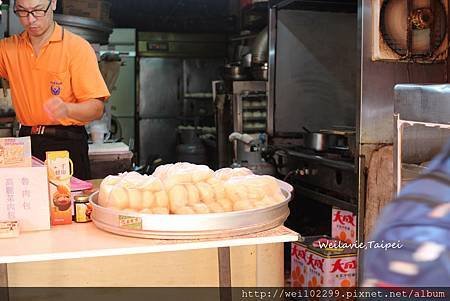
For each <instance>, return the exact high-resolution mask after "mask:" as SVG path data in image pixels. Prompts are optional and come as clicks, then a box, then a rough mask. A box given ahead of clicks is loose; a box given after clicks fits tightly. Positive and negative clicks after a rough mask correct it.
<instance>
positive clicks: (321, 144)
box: [304, 132, 328, 152]
mask: <svg viewBox="0 0 450 301" xmlns="http://www.w3.org/2000/svg"><path fill="white" fill-rule="evenodd" d="M304 147H305V148H307V149H312V150H315V151H318V152H323V151H326V150H327V149H328V139H327V134H324V133H314V132H307V133H305V134H304Z"/></svg>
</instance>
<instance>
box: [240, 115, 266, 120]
mask: <svg viewBox="0 0 450 301" xmlns="http://www.w3.org/2000/svg"><path fill="white" fill-rule="evenodd" d="M242 120H244V121H261V120H262V121H266V120H267V116H264V117H263V116H261V117H244V118H242Z"/></svg>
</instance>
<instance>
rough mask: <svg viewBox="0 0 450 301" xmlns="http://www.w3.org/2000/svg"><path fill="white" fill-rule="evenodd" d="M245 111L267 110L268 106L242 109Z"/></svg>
mask: <svg viewBox="0 0 450 301" xmlns="http://www.w3.org/2000/svg"><path fill="white" fill-rule="evenodd" d="M242 109H244V110H267V106H257V107H242Z"/></svg>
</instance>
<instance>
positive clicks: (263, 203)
mask: <svg viewBox="0 0 450 301" xmlns="http://www.w3.org/2000/svg"><path fill="white" fill-rule="evenodd" d="M284 200H285V197H284V196H283V194H282V192H281V190H280V187H279V185H278V182H277V180H276V179H275V178H273V177H271V176H257V175H253V173H252V172H251V171H250V170H249V169H247V168H234V169H231V168H223V169H219V170H217V171H215V172H214V171H213V170H211V169H210V168H209V167H208V166H205V165H195V164H191V163H176V164H168V165H162V166H159V167H158V168H157V169H156V170H155V172H154V173H153V174H152V175H150V176H148V175H141V174H138V173H136V172H130V173H123V174H120V175H117V176H108V177H106V178H105V179H104V180H103V181H102V183H101V185H100V192H99V196H98V204H99V205H100V206H102V207H107V208H113V209H116V210H121V211H126V212H138V213H146V214H205V213H219V212H230V211H239V210H248V209H255V208H263V207H269V206H272V205H274V204H278V203H280V202H283V201H284Z"/></svg>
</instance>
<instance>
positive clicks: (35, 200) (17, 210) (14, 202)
mask: <svg viewBox="0 0 450 301" xmlns="http://www.w3.org/2000/svg"><path fill="white" fill-rule="evenodd" d="M0 187H1V188H2V189H0V220H17V221H19V226H20V231H21V232H22V231H36V230H49V229H50V211H49V203H48V184H47V168H46V167H44V166H40V167H14V168H1V169H0Z"/></svg>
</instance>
